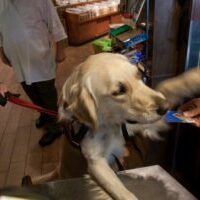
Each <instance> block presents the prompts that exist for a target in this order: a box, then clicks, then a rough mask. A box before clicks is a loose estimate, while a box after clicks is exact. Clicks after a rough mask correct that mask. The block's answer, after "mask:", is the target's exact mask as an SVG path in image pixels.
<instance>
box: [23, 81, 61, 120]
mask: <svg viewBox="0 0 200 200" xmlns="http://www.w3.org/2000/svg"><path fill="white" fill-rule="evenodd" d="M21 85H22V87H23V89H24V91H25V92H26V94H27V95H28V97H29V98H30V99H31V101H32V102H33V103H34V104H36V105H38V106H41V107H44V108H47V109H50V110H54V111H57V110H58V107H57V99H58V95H57V91H56V87H55V79H52V80H48V81H41V82H36V83H32V84H31V85H27V84H26V83H25V82H22V83H21ZM42 115H43V116H45V117H46V118H48V119H49V120H50V121H51V120H54V121H55V119H56V118H55V117H51V116H49V115H47V114H43V113H42Z"/></svg>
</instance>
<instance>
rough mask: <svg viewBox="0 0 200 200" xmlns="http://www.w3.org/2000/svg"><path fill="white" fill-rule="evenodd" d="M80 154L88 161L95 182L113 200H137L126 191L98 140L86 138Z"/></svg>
mask: <svg viewBox="0 0 200 200" xmlns="http://www.w3.org/2000/svg"><path fill="white" fill-rule="evenodd" d="M81 148H82V152H83V154H84V156H85V158H86V159H87V161H88V170H89V173H90V175H91V176H92V177H93V178H94V179H95V180H96V182H97V183H98V184H99V185H100V186H101V187H102V188H103V189H104V190H105V191H107V192H108V193H109V195H110V196H111V197H112V198H113V199H115V200H136V199H137V198H136V197H135V195H133V194H132V193H131V192H130V191H128V190H127V189H126V187H125V186H124V185H123V183H122V182H121V181H120V180H119V178H118V177H117V175H116V174H115V173H114V171H113V170H112V169H111V168H110V167H109V165H108V163H107V160H106V158H105V157H104V155H105V152H106V149H108V148H109V147H106V145H104V143H103V142H102V141H101V140H99V138H98V137H97V138H86V139H84V141H83V143H82V145H81Z"/></svg>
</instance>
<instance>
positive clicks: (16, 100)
mask: <svg viewBox="0 0 200 200" xmlns="http://www.w3.org/2000/svg"><path fill="white" fill-rule="evenodd" d="M7 100H8V101H9V102H11V103H14V104H16V105H20V106H23V107H26V108H30V109H33V110H37V111H38V112H41V113H46V114H48V115H51V116H55V117H57V116H58V113H57V112H56V111H53V110H49V109H46V108H43V107H40V106H38V105H35V104H34V103H31V102H28V101H25V100H23V99H20V98H18V97H16V96H13V95H9V96H8V97H7Z"/></svg>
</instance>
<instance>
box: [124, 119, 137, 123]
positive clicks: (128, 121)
mask: <svg viewBox="0 0 200 200" xmlns="http://www.w3.org/2000/svg"><path fill="white" fill-rule="evenodd" d="M126 123H128V124H138V123H139V122H138V121H134V120H130V119H127V120H126Z"/></svg>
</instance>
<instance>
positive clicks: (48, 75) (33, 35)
mask: <svg viewBox="0 0 200 200" xmlns="http://www.w3.org/2000/svg"><path fill="white" fill-rule="evenodd" d="M1 1H2V0H1ZM3 1H7V2H9V3H8V6H5V9H4V10H3V11H2V12H0V47H3V49H4V52H5V55H6V56H7V57H8V59H9V60H10V62H11V64H12V66H13V69H14V71H15V73H16V75H17V79H18V80H19V81H20V82H23V81H25V82H26V83H27V84H31V83H34V82H39V81H46V80H50V79H53V78H55V68H56V63H55V56H54V54H53V51H52V45H51V44H52V39H53V40H54V41H55V42H58V41H60V40H63V39H65V38H66V37H67V36H66V33H65V31H64V28H63V26H62V24H61V22H60V19H59V17H58V14H57V12H56V9H55V7H54V5H53V3H52V2H51V0H3Z"/></svg>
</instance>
